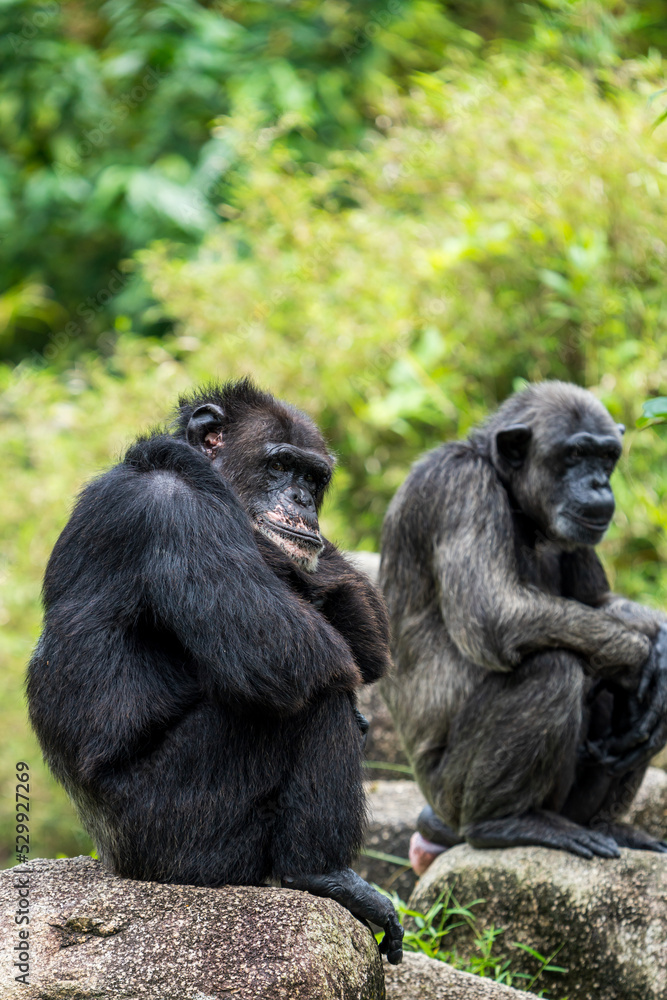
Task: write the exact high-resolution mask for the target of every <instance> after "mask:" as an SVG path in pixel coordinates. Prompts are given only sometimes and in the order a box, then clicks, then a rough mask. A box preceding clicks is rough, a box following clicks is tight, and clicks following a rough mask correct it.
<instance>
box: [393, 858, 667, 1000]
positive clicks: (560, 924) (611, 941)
mask: <svg viewBox="0 0 667 1000" xmlns="http://www.w3.org/2000/svg"><path fill="white" fill-rule="evenodd" d="M449 890H452V891H453V893H454V895H455V897H456V899H457V901H458V902H459V903H461V904H462V905H466V904H468V903H470V902H471V901H472V900H475V899H483V900H484V903H483V904H481V905H479V906H476V907H475V908H474V912H475V913H476V914H477V923H476V927H475V931H474V934H473V932H472V931H471V930H470V929H469V928H467V927H461V928H457V929H455V930H454V931H452V933H451V935H450V936H449V937H448V938H447V944H448V947H452V948H456V950H457V951H459V953H461V954H463V955H468V954H471V953H472V950H473V937H474V936H478V935H479V933H480V932H482V931H484V930H485V929H486V928H488V927H490V926H491V925H492V924H493V925H495V927H502V928H505V933H504V934H503V935H502V937H501V939H500V942H499V947H500V948H501V949H502V950H503V951H505V952H507V953H508V954H510V955H511V957H512V968H513V969H514V970H515V971H518V972H526V973H529V974H531V975H532V974H534V973H535V972H536V961H535V959H533V958H532V957H531V956H529V955H527V954H526V953H525V952H524V951H522V950H521V949H518V948H515V947H513V942H515V941H516V942H520V943H522V944H525V945H528V946H530V947H531V948H535V949H537V950H538V951H539V952H540V953H541V954H542V955H544V956H547V957H549V956H551V955H552V954H553V953H554V952H556V951H557V949H560V950H558V954H557V958H556V959H555V963H556V964H558V965H561V966H564V967H565V968H566V969H567V970H568V971H567V973H566V974H555V973H554V974H552V975H548V974H544V976H543V977H542V978H541V979H540V981H539V988H542V987H548V988H549V989H550V990H551V991H552V993H551V995H553V996H558V997H562V996H567V997H568V998H569V1000H665V997H667V904H666V900H667V859H666V858H665V856H664V855H660V854H653V853H651V852H649V851H623V852H622V856H621V858H620V859H618V860H611V861H610V860H604V859H600V858H594V859H592V860H590V861H586V860H584V859H582V858H577V857H575V856H573V855H571V854H566V853H564V852H562V851H550V850H546V849H545V848H539V847H526V848H513V849H508V850H495V851H493V850H491V851H476V850H474V849H473V848H471V847H468V846H461V847H454V848H452V850H450V851H447V853H445V854H443V855H441V856H440V857H439V858H437V859H436V860H435V862H434V863H433V865H432V866H431V867H430V868H429V870H428V872H427V873H426V874H425V875H424V876H423V877H422V878H421V879H420V881H419V882H418V883H417V887H416V889H415V891H414V893H413V894H412V897H411V899H410V906H411V907H412V908H414V909H417V910H420V911H425V910H427V909H428V907H429V906H430V905H431V904H432V903H433V902H434V901H435V900H436V899H437V898H438V897H439V896H440V894H441V893H442V892H448V891H449Z"/></svg>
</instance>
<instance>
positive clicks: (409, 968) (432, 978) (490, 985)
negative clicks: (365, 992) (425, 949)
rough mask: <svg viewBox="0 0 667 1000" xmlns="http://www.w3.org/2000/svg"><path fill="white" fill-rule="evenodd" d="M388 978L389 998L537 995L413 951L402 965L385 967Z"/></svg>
mask: <svg viewBox="0 0 667 1000" xmlns="http://www.w3.org/2000/svg"><path fill="white" fill-rule="evenodd" d="M385 980H386V988H387V1000H530V997H533V998H534V996H535V995H534V994H533V993H523V992H519V991H518V990H513V989H510V987H509V986H501V985H500V984H499V983H494V982H492V980H490V979H480V977H479V976H471V975H469V974H468V973H467V972H458V971H457V970H456V969H453V968H452V967H451V965H446V964H445V963H444V962H436V961H435V959H433V958H428V957H427V956H426V955H417V954H410V953H405V954H404V955H403V963H402V964H401V965H396V966H389V965H388V966H386V968H385Z"/></svg>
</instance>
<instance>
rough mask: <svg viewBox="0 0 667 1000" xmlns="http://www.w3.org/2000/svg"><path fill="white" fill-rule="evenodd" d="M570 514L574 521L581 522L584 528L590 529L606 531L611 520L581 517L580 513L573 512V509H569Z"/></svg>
mask: <svg viewBox="0 0 667 1000" xmlns="http://www.w3.org/2000/svg"><path fill="white" fill-rule="evenodd" d="M568 516H569V517H570V518H572V520H573V521H576V523H577V524H580V525H581V526H582V527H583V528H588V530H589V531H606V530H607V528H608V527H609V521H607V520H604V521H591V520H589V518H587V517H581V515H579V514H573V513H572V512H571V511H568Z"/></svg>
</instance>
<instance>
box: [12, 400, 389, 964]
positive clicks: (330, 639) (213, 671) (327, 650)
mask: <svg viewBox="0 0 667 1000" xmlns="http://www.w3.org/2000/svg"><path fill="white" fill-rule="evenodd" d="M208 404H210V405H211V406H212V407H217V408H218V409H214V410H212V411H211V412H212V413H213V415H214V416H213V417H212V418H211V419H214V418H215V414H217V413H219V412H220V413H221V414H222V415H221V417H220V421H221V426H220V427H219V428H217V429H216V433H215V434H214V435H213V436H212V437H211V436H210V435H209V438H206V439H205V440H203V441H202V444H201V447H194V446H193V445H192V443H189V441H188V427H194V431H192V433H191V435H190V437H191V438H192V435H193V434H195V433H199V430H198V428H199V425H198V424H197V423H196V421H195V423H194V424H191V423H190V422H191V420H192V419H193V414H195V413H196V411H197V410H198V408H199V407H201V406H205V407H206V406H207V405H208ZM204 416H205V417H206V418H207V419H208V411H206V410H205V411H204ZM200 423H201V420H200ZM204 430H207V427H205V428H204ZM216 435H217V436H216ZM193 440H194V438H193ZM211 441H212V443H211ZM276 443H279V444H283V445H285V444H286V445H290V446H292V447H293V449H294V454H295V455H296V456H297V458H299V456H301V458H302V459H303V462H304V463H306V466H307V465H308V462H313V463H315V464H316V465H317V463H318V462H319V466H317V467H318V468H320V467H321V466H322V460H325V462H326V469H327V470H329V474H330V469H331V465H332V462H331V459H330V457H329V455H328V453H327V450H326V447H325V445H324V441H323V439H322V436H321V435H320V433H319V431H318V430H317V428H316V427H315V426H314V425H313V424H312V423H311V422H310V421H309V420H308V419H307V418H306V417H305V416H303V414H300V413H299V412H298V411H296V410H293V409H292V408H291V407H288V406H286V405H285V404H283V403H281V402H279V401H277V400H275V399H273V397H271V396H269V395H268V394H266V393H262V392H260V391H259V390H257V389H255V388H254V387H253V386H252V385H251V384H250V383H249V382H247V381H243V382H241V383H233V384H228V385H224V386H216V387H209V388H207V389H206V390H204V391H202V392H200V393H198V394H195V395H193V396H192V397H189V398H186V399H183V400H181V402H180V408H179V412H178V416H177V420H176V422H175V425H174V433H173V434H172V435H170V434H166V433H155V434H152V435H151V436H149V437H146V438H143V439H140V440H138V441H137V443H136V444H134V445H133V446H132V447H131V448H130V449H129V451H128V452H127V454H126V456H125V458H124V460H123V461H122V462H121V463H120V464H119V465H117V466H115V467H114V468H113V469H111V470H110V471H109V472H107V473H105V474H104V475H103V476H101V477H100V478H99V479H97V480H95V481H93V482H92V483H90V484H89V485H88V486H87V487H86V488H85V489H84V490H83V492H82V494H81V496H80V498H79V500H78V503H77V504H76V507H75V509H74V512H73V514H72V517H71V519H70V521H69V523H68V524H67V526H66V528H65V529H64V531H63V533H62V534H61V536H60V538H59V539H58V542H57V544H56V546H55V548H54V551H53V554H52V556H51V559H50V561H49V564H48V568H47V571H46V576H45V581H44V605H45V624H44V631H43V634H42V637H41V639H40V641H39V644H38V647H37V649H36V652H35V655H34V657H33V659H32V662H31V664H30V667H29V673H28V701H29V709H30V718H31V721H32V724H33V726H34V728H35V730H36V732H37V735H38V737H39V740H40V743H41V745H42V748H43V751H44V755H45V758H46V760H47V762H48V764H49V766H50V767H51V769H52V770H53V773H54V774H55V776H56V777H57V778H58V780H59V781H61V782H62V784H63V785H64V786H65V788H66V789H67V791H68V793H69V794H70V796H71V798H72V800H73V801H74V803H75V805H76V807H77V810H78V812H79V815H80V817H81V820H82V823H83V825H84V826H85V828H86V829H87V830H88V832H89V833H90V835H91V837H92V838H93V840H94V842H95V844H96V846H97V849H98V852H99V856H100V859H101V861H102V862H103V863H104V864H105V865H107V866H108V867H109V868H111V869H112V870H113V871H114V872H117V873H118V874H120V875H124V876H127V877H130V878H137V879H146V880H154V881H160V882H175V883H187V884H191V885H207V886H220V885H226V884H235V885H257V884H262V883H263V882H265V881H266V880H267V879H270V878H275V879H281V878H285V877H290V878H292V879H300V880H301V881H300V884H301V883H303V881H304V879H305V880H306V881H307V879H308V878H309V877H311V876H320V875H322V874H328V875H329V876H330V875H331V873H336V872H338V871H339V870H341V869H347V867H348V866H349V864H350V862H351V860H352V858H353V856H354V854H355V853H356V852H357V851H358V849H359V848H360V847H361V845H362V841H363V833H364V822H365V816H364V809H365V807H364V793H363V785H362V770H361V768H362V760H361V758H362V753H361V748H362V739H363V737H362V733H361V732H360V729H359V724H358V722H357V717H356V712H355V704H354V692H355V689H356V688H357V686H358V685H359V684H360V683H362V682H364V683H365V682H370V681H374V680H376V679H377V678H378V677H380V676H381V674H382V673H383V672H384V670H385V668H386V666H387V663H388V627H387V619H386V612H385V610H384V605H383V602H382V600H381V598H379V596H378V595H377V593H376V592H375V591H374V588H373V587H372V586H371V584H370V583H369V581H368V580H367V579H366V578H365V577H364V576H363V575H362V574H360V573H358V572H357V571H356V570H355V569H354V568H353V567H352V566H351V565H350V564H349V563H348V562H347V561H346V560H345V559H344V557H343V556H342V555H341V554H340V553H339V552H338V551H337V550H336V549H335V547H334V546H333V545H331V544H330V543H328V542H326V541H324V549H323V551H322V553H321V555H320V557H319V562H318V565H317V569H316V571H315V572H313V573H306V572H305V571H304V570H303V569H301V568H300V567H299V566H297V565H295V564H294V563H293V562H292V561H291V560H290V559H288V558H287V557H286V555H285V554H284V553H283V552H282V551H281V550H280V549H279V548H278V547H277V546H276V545H274V544H272V543H271V542H270V541H269V540H268V539H266V538H264V537H263V536H262V535H261V534H259V533H258V531H257V530H256V523H255V521H254V519H253V517H251V516H250V514H249V510H250V508H251V507H252V506H253V504H254V506H255V507H257V506H258V505H260V506H261V504H262V503H264V504H265V505H266V503H267V502H268V501H267V500H266V498H267V497H268V496H273V495H274V493H275V489H274V487H273V486H267V477H269V478H270V476H269V473H268V472H267V465H266V458H265V454H264V451H263V449H266V447H267V446H268V445H269V444H270V445H271V446H273V445H275V444H276ZM301 458H299V461H301ZM320 472H322V469H321V468H320ZM300 474H301V473H300V472H299V473H298V475H300ZM298 475H297V472H295V473H294V475H293V476H292V478H291V480H290V483H291V485H289V484H288V486H289V489H290V490H291V491H292V493H293V494H294V496H297V499H298V498H299V497H300V500H299V502H300V503H303V504H310V506H311V507H312V508H313V510H314V509H315V508H317V510H319V505H320V503H321V500H322V495H323V492H324V489H325V488H326V482H325V480H326V478H327V477H326V475H324V473H322V477H321V479H319V480H318V481H317V483H315V482H313V485H312V491H313V502H312V504H311V503H310V499H309V497H308V495H307V491H306V492H305V493H304V492H303V490H302V491H301V493H299V489H300V487H299V488H298V489H297V487H296V486H294V483H296V482H297V479H298ZM274 478H275V477H274ZM283 478H284V477H283ZM272 482H273V480H272ZM274 485H275V484H274ZM280 488H281V489H283V487H280ZM272 489H273V490H274V493H271V490H272ZM276 489H277V487H276ZM285 489H287V487H285ZM295 490H296V492H295ZM283 492H284V489H283ZM281 495H282V494H281ZM290 495H291V494H290ZM258 516H259V515H258ZM311 520H312V521H313V522H314V524H315V525H316V524H317V519H316V514H312V517H311ZM343 881H344V884H345V886H349V885H352V884H353V882H351V881H350V879H349V878H348V877H347V876H345V879H343ZM367 888H368V887H367ZM346 891H347V889H346ZM368 891H369V892H370V890H368ZM378 899H380V897H378ZM350 908H351V909H353V906H352V905H351V906H350ZM381 910H382V913H383V914H384V913H385V910H386V907H384V901H382V906H381ZM392 912H393V911H392ZM385 917H386V914H385ZM388 919H389V918H386V919H385V921H384V923H385V924H387V921H388ZM393 921H394V922H395V923H396V926H398V925H397V922H396V918H395V915H394V917H393ZM392 933H393V943H392V948H391V949H390V951H391V953H392V955H393V960H397V958H396V934H397V932H396V930H395V928H394V927H393V925H392ZM399 950H400V939H399ZM399 957H400V956H399Z"/></svg>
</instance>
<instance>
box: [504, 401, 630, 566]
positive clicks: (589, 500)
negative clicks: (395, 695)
mask: <svg viewBox="0 0 667 1000" xmlns="http://www.w3.org/2000/svg"><path fill="white" fill-rule="evenodd" d="M622 431H623V428H622V427H621V426H620V425H616V424H614V423H613V421H612V420H611V418H610V417H609V416H608V414H606V413H605V414H604V415H602V416H600V418H599V419H592V418H590V417H589V418H588V419H587V420H585V421H582V422H581V423H580V424H578V425H577V424H575V423H574V422H573V421H570V425H569V426H567V428H564V427H563V426H557V425H553V426H551V427H548V428H545V427H538V428H531V427H528V426H526V425H525V424H516V425H513V426H510V427H507V428H503V429H501V430H500V431H499V432H498V433H497V435H496V449H497V454H498V456H499V458H500V460H501V463H502V466H503V470H504V472H505V478H506V479H507V480H508V483H509V485H510V489H511V491H512V495H513V497H514V498H515V501H517V502H518V504H519V507H520V508H521V510H522V511H523V512H524V513H525V514H528V516H529V517H531V518H532V519H533V520H534V521H535V522H536V524H537V525H538V526H539V527H540V529H541V530H542V532H543V533H544V535H545V537H546V538H548V539H550V540H551V541H554V542H556V543H557V544H559V545H561V546H563V547H564V548H575V547H577V546H579V545H593V546H594V545H597V544H598V542H599V541H600V540H601V539H602V536H603V535H604V533H605V531H606V530H607V528H608V527H609V524H610V522H611V519H612V516H613V514H614V508H615V502H614V494H613V491H612V488H611V483H610V482H609V477H610V476H611V473H612V472H613V471H614V468H615V466H616V463H617V461H618V459H619V457H620V454H621V434H622Z"/></svg>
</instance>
